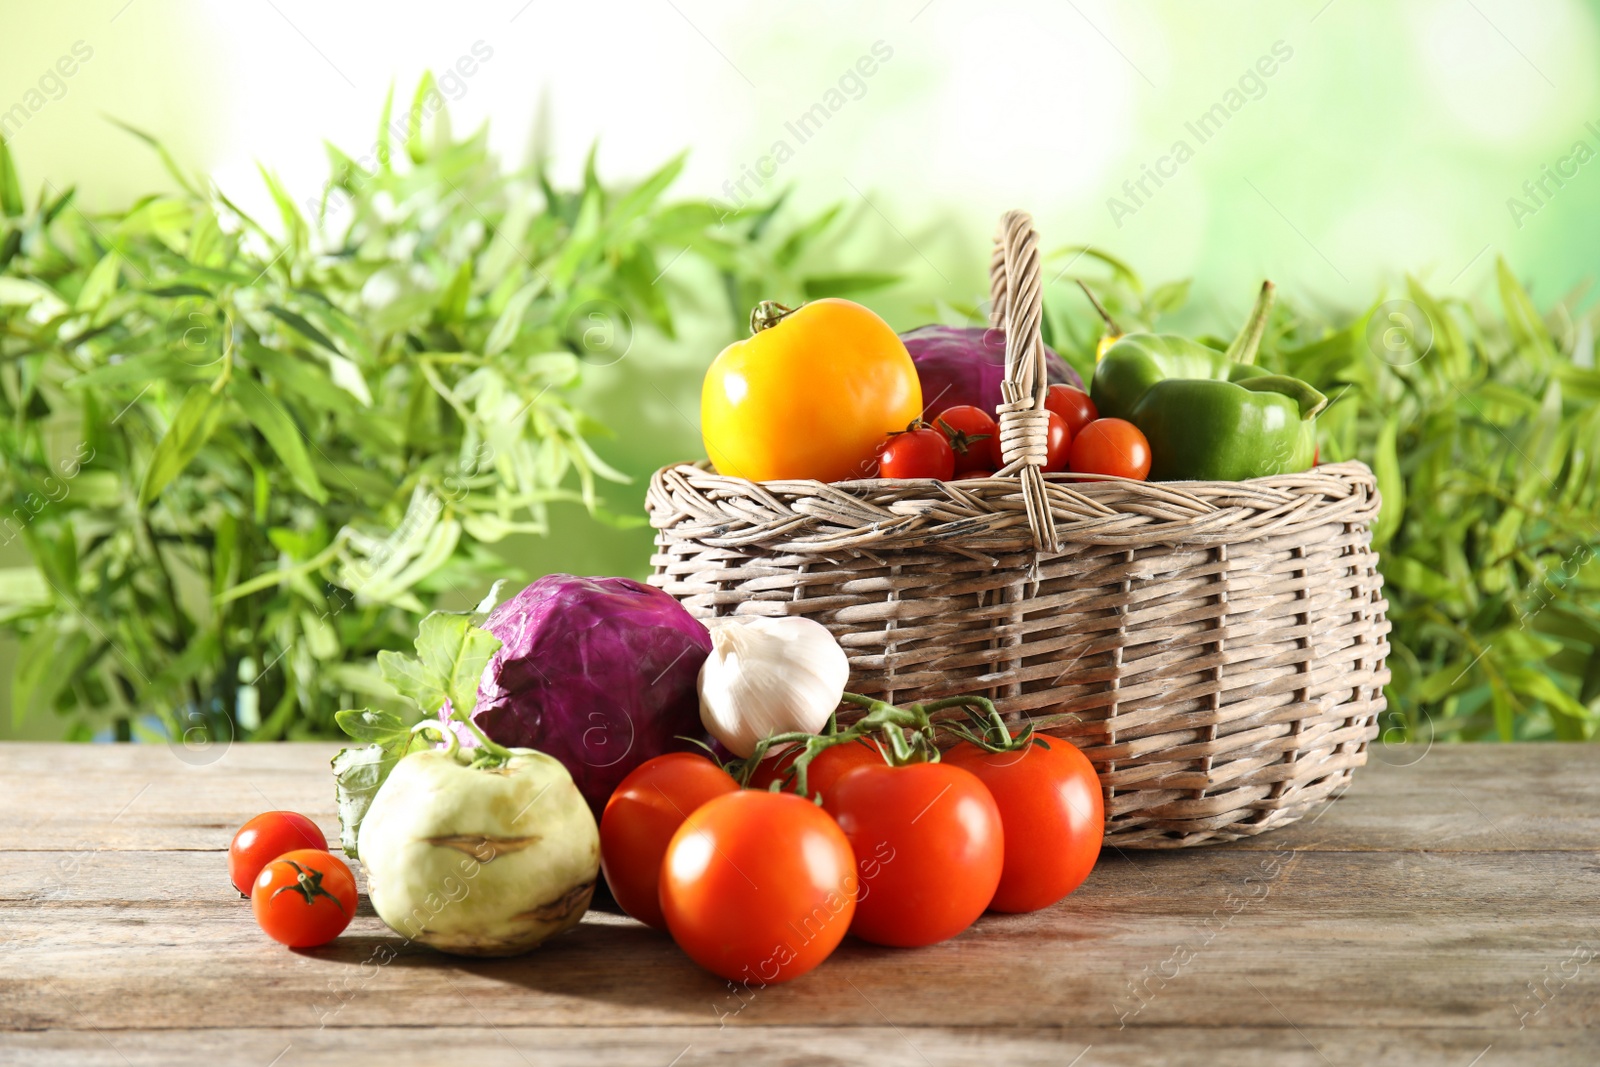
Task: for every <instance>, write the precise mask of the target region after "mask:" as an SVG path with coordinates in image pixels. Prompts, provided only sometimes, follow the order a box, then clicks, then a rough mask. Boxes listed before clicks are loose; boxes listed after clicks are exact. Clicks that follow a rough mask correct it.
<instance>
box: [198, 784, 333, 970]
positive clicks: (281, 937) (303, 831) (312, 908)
mask: <svg viewBox="0 0 1600 1067" xmlns="http://www.w3.org/2000/svg"><path fill="white" fill-rule="evenodd" d="M228 877H229V879H230V880H231V881H232V882H233V887H234V888H235V889H237V890H238V891H239V892H240V893H241V894H243V895H244V896H247V897H249V898H250V909H251V911H252V912H254V913H255V917H256V922H257V923H259V924H260V926H261V929H262V930H264V931H265V932H266V934H267V936H268V937H270V938H272V939H273V940H274V941H279V942H282V943H283V944H285V945H288V946H289V947H290V948H314V947H316V946H317V945H326V944H327V943H328V942H329V941H332V940H333V939H334V938H336V937H338V936H339V935H340V934H341V933H343V932H344V928H345V927H346V926H349V925H350V920H351V919H352V918H353V917H354V916H355V913H356V880H355V876H354V875H352V874H351V873H350V868H349V867H348V866H346V865H345V862H344V860H342V859H340V858H339V857H337V856H335V855H334V854H333V853H331V852H329V851H328V840H327V838H325V837H323V835H322V831H321V830H320V829H318V828H317V824H316V823H314V822H312V821H311V820H310V819H308V818H306V817H305V816H304V815H300V814H297V813H296V812H292V811H269V812H265V813H264V814H261V815H257V816H256V817H255V818H253V819H251V820H250V821H249V822H247V823H245V824H244V825H243V826H241V827H240V828H239V832H238V833H236V834H234V835H233V843H232V844H230V845H229V846H228Z"/></svg>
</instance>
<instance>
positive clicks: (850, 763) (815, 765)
mask: <svg viewBox="0 0 1600 1067" xmlns="http://www.w3.org/2000/svg"><path fill="white" fill-rule="evenodd" d="M799 754H800V749H798V748H787V749H784V750H783V751H782V752H780V753H779V754H778V755H776V756H768V757H767V758H766V759H764V760H762V761H761V762H760V763H759V764H757V765H756V769H755V771H754V772H753V773H752V774H751V775H750V788H751V789H769V788H771V786H772V783H773V782H778V781H782V782H783V783H784V784H783V786H782V788H784V789H788V790H791V791H795V790H794V787H795V784H796V783H795V782H794V780H793V779H792V778H791V777H790V770H791V769H792V768H793V767H794V759H795V757H796V756H798V755H799ZM883 762H884V760H883V753H881V752H879V751H878V748H877V746H876V745H873V744H872V743H871V742H869V741H865V740H861V739H857V740H855V741H849V742H846V743H844V744H841V745H830V746H828V747H827V748H825V749H823V750H822V751H821V752H819V753H817V754H816V756H815V757H813V758H812V760H811V762H810V763H809V764H808V765H807V766H806V793H807V795H809V796H813V797H815V796H818V795H819V794H820V795H822V796H827V795H828V794H829V793H831V792H833V787H834V785H835V783H837V782H838V781H839V779H840V778H842V777H844V775H846V774H848V773H849V772H850V771H853V770H855V769H856V768H857V767H869V766H872V765H874V764H882V763H883Z"/></svg>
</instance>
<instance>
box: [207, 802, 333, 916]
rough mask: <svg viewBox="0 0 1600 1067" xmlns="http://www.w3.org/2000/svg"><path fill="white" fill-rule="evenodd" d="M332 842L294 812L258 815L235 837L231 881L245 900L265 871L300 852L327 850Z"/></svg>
mask: <svg viewBox="0 0 1600 1067" xmlns="http://www.w3.org/2000/svg"><path fill="white" fill-rule="evenodd" d="M327 847H328V839H327V838H326V837H323V836H322V831H321V830H319V829H317V824H316V823H314V822H312V821H311V820H310V819H308V818H306V817H305V816H304V815H300V814H297V813H296V812H292V811H269V812H265V813H263V814H261V815H257V816H256V817H255V818H253V819H251V820H250V821H249V822H247V823H245V824H244V825H243V826H241V827H239V832H238V833H236V834H234V835H233V844H231V845H229V846H228V879H229V880H230V881H231V882H233V888H235V889H237V890H238V891H239V892H240V893H241V894H243V895H244V896H249V895H250V887H251V885H252V884H253V883H254V882H255V880H256V875H258V874H260V873H261V868H263V867H265V866H266V865H267V864H269V863H271V862H272V861H273V860H275V859H277V858H278V857H279V856H281V855H283V854H284V853H285V852H293V851H294V850H295V849H297V848H318V849H326V848H327Z"/></svg>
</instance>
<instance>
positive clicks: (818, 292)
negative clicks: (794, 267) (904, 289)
mask: <svg viewBox="0 0 1600 1067" xmlns="http://www.w3.org/2000/svg"><path fill="white" fill-rule="evenodd" d="M900 281H901V276H900V275H898V274H882V273H875V272H871V271H859V272H856V273H845V274H813V275H811V276H810V277H808V278H806V279H805V281H804V282H803V284H804V286H805V294H806V299H807V300H821V299H822V298H823V297H828V296H845V295H847V294H851V293H870V292H872V291H873V290H875V289H887V288H888V287H889V286H891V285H898V284H900Z"/></svg>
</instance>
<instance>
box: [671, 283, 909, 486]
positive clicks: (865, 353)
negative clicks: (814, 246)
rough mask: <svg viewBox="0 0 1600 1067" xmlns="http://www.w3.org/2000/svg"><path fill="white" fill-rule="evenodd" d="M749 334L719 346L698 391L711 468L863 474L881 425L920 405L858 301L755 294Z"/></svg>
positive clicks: (896, 354)
mask: <svg viewBox="0 0 1600 1067" xmlns="http://www.w3.org/2000/svg"><path fill="white" fill-rule="evenodd" d="M750 332H751V336H750V337H749V338H747V339H745V340H743V341H735V342H734V343H733V344H731V345H729V346H728V347H727V348H724V349H723V350H722V352H721V354H720V355H718V356H717V358H716V359H715V360H714V361H712V364H711V367H710V369H709V370H707V371H706V377H705V382H704V384H703V385H702V387H701V391H700V430H701V436H702V438H703V439H704V441H705V446H706V454H707V455H708V456H710V457H711V462H712V464H713V465H715V467H716V468H717V471H718V473H720V474H725V475H730V476H732V477H735V478H747V479H750V480H751V481H757V482H765V481H773V480H776V479H800V478H815V479H817V480H819V481H825V482H837V481H845V480H849V479H853V478H870V477H871V476H872V471H873V465H874V463H875V461H876V458H877V448H878V445H879V443H880V442H882V440H883V435H884V434H886V433H888V432H889V431H890V430H899V429H903V428H904V427H905V425H906V424H907V423H909V422H910V421H911V420H912V419H915V418H916V417H917V414H918V412H920V411H921V410H922V391H921V388H920V386H919V385H918V384H917V368H916V366H915V365H914V364H913V363H912V362H911V356H910V355H909V354H908V353H907V352H906V346H905V345H903V344H901V343H900V338H898V337H896V336H895V333H894V330H892V329H890V328H889V324H888V323H886V322H884V321H883V320H882V319H880V318H879V317H878V316H877V315H875V314H873V313H872V312H871V311H870V310H868V309H867V308H865V307H862V306H861V305H860V304H856V303H852V302H851V301H849V300H839V299H836V298H832V297H829V298H826V299H822V300H813V301H811V302H810V303H808V304H804V305H802V306H800V307H799V308H787V307H784V306H783V305H782V304H778V303H774V302H772V301H763V302H762V303H760V304H758V305H757V306H756V309H755V311H753V312H752V313H751V315H750Z"/></svg>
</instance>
